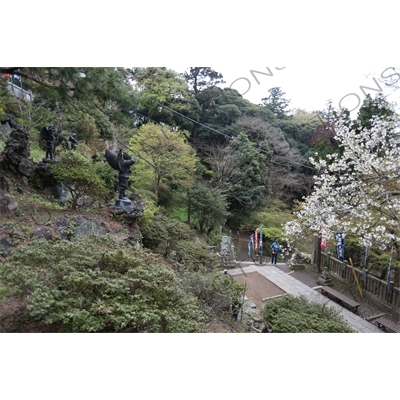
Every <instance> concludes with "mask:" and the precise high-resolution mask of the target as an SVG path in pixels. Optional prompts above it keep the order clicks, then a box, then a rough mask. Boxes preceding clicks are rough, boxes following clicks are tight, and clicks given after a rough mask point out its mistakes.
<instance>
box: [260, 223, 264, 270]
mask: <svg viewBox="0 0 400 400" xmlns="http://www.w3.org/2000/svg"><path fill="white" fill-rule="evenodd" d="M262 257H263V226H262V225H261V226H260V264H262Z"/></svg>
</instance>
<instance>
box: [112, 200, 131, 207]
mask: <svg viewBox="0 0 400 400" xmlns="http://www.w3.org/2000/svg"><path fill="white" fill-rule="evenodd" d="M131 204H132V201H131V200H130V199H128V198H124V199H117V200H116V201H115V206H116V207H126V206H130V205H131Z"/></svg>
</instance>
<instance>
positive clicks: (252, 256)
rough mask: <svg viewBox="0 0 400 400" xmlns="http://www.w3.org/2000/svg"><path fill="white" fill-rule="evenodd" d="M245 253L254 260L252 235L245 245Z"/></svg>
mask: <svg viewBox="0 0 400 400" xmlns="http://www.w3.org/2000/svg"><path fill="white" fill-rule="evenodd" d="M247 254H248V256H249V258H250V260H252V261H254V235H251V236H250V240H249V244H248V247H247Z"/></svg>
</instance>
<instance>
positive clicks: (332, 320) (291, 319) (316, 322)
mask: <svg viewBox="0 0 400 400" xmlns="http://www.w3.org/2000/svg"><path fill="white" fill-rule="evenodd" d="M261 314H262V318H263V322H264V323H265V324H266V325H268V327H269V328H272V331H273V332H274V333H353V332H354V331H353V330H352V329H351V328H350V327H349V326H348V325H347V323H346V322H345V321H344V319H343V318H342V317H341V316H339V315H338V311H337V310H336V309H334V308H333V307H329V306H326V305H325V304H321V303H316V302H311V301H310V300H308V299H307V298H306V297H304V296H300V297H293V296H284V297H280V298H278V299H274V300H270V301H268V303H266V304H265V306H264V307H263V309H262V310H261Z"/></svg>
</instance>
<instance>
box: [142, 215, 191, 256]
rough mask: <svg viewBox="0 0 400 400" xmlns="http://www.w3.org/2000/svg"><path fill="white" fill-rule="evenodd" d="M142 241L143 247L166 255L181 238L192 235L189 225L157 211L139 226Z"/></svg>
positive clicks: (188, 237)
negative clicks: (151, 217)
mask: <svg viewBox="0 0 400 400" xmlns="http://www.w3.org/2000/svg"><path fill="white" fill-rule="evenodd" d="M141 233H142V242H143V245H144V246H145V247H147V248H148V249H151V250H155V251H157V252H159V253H161V254H163V255H164V256H165V257H168V256H169V255H170V254H171V252H172V251H173V250H174V248H175V245H176V244H177V243H178V242H179V241H181V240H188V239H190V238H192V237H193V232H192V231H191V229H190V227H189V226H188V225H186V224H184V223H183V222H180V221H178V220H171V219H169V218H168V217H166V216H165V215H164V214H162V213H157V214H155V215H154V218H153V219H152V220H151V222H150V223H148V224H146V225H143V226H142V227H141Z"/></svg>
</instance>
